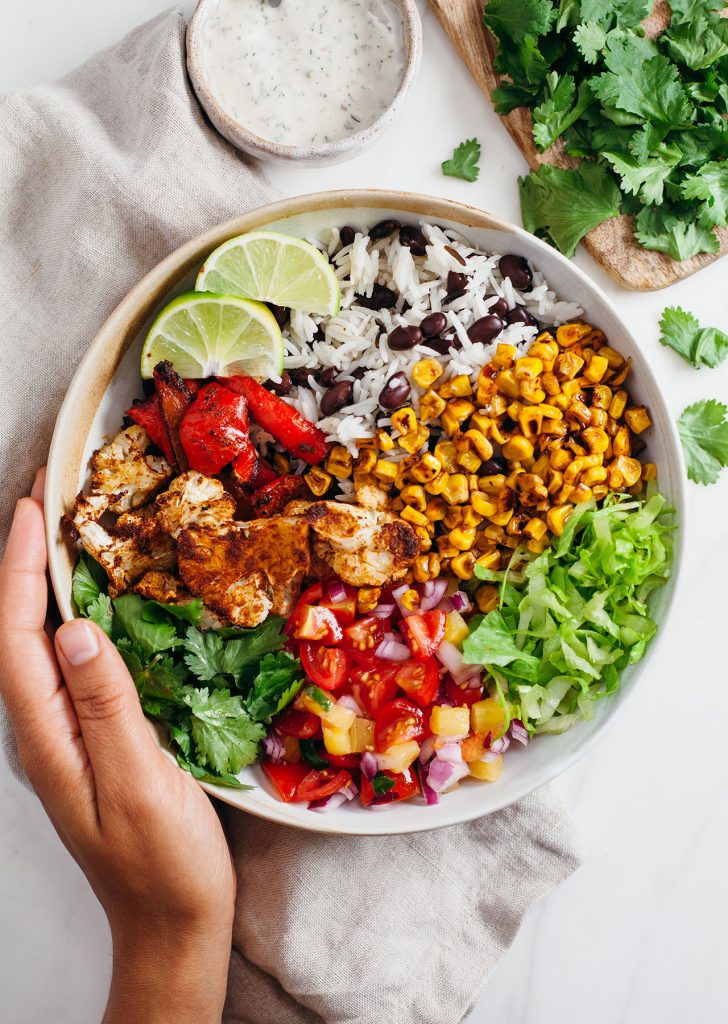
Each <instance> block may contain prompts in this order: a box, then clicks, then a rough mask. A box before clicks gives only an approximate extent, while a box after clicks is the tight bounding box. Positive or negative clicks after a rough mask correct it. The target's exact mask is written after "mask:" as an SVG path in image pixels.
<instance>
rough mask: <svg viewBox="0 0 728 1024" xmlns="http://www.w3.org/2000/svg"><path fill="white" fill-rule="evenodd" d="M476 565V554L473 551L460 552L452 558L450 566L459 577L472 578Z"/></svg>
mask: <svg viewBox="0 0 728 1024" xmlns="http://www.w3.org/2000/svg"><path fill="white" fill-rule="evenodd" d="M474 565H475V555H474V554H473V552H472V551H462V552H459V553H458V554H457V555H454V556H453V558H451V559H450V568H451V569H452V571H453V572H454V573H455V575H456V576H457V577H458V579H461V580H471V579H472V578H473V566H474Z"/></svg>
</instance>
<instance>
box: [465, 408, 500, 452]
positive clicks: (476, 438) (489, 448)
mask: <svg viewBox="0 0 728 1024" xmlns="http://www.w3.org/2000/svg"><path fill="white" fill-rule="evenodd" d="M472 419H473V420H474V419H475V416H473V417H472ZM471 422H472V420H471ZM463 436H464V437H466V438H467V439H468V441H469V442H470V447H471V448H472V449H473V451H474V452H476V453H477V454H478V455H479V456H480V458H481V459H482V460H483V461H484V462H487V461H488V459H492V458H493V445H492V444H491V443H490V441H489V440H488V438H487V437H486V436H485V434H483V433H482V431H480V430H473V429H470V430H466V431H465V434H464V435H463Z"/></svg>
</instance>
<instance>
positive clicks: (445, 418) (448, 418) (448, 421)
mask: <svg viewBox="0 0 728 1024" xmlns="http://www.w3.org/2000/svg"><path fill="white" fill-rule="evenodd" d="M440 426H441V427H442V429H443V430H444V431H445V433H446V434H447V436H448V437H452V436H453V434H456V433H457V432H458V430H459V429H460V423H459V422H458V420H457V418H456V417H455V416H454V415H453V413H452V412H450V410H449V409H445V411H444V412H443V413H442V414H441V416H440Z"/></svg>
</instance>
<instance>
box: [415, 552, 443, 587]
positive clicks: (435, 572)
mask: <svg viewBox="0 0 728 1024" xmlns="http://www.w3.org/2000/svg"><path fill="white" fill-rule="evenodd" d="M412 570H413V572H414V574H415V579H416V580H417V582H418V583H426V582H427V580H434V579H437V577H438V576H439V575H440V559H439V557H438V556H437V555H436V554H435V553H434V552H430V554H429V555H418V556H417V558H415V561H414V565H413V566H412Z"/></svg>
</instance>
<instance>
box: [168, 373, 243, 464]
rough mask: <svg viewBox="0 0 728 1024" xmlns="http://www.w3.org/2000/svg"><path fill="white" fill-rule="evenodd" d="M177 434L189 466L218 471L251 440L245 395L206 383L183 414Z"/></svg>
mask: <svg viewBox="0 0 728 1024" xmlns="http://www.w3.org/2000/svg"><path fill="white" fill-rule="evenodd" d="M179 436H180V441H181V442H182V447H183V448H184V450H185V454H186V456H187V458H188V460H189V464H190V468H191V469H196V470H198V472H200V473H205V474H206V475H207V476H213V475H214V474H215V473H219V472H220V470H221V469H222V468H223V467H224V466H227V464H228V463H229V462H232V460H233V459H234V458H235V457H236V456H237V455H238V454H239V453H240V452H241V451H242V449H243V448H244V447H245V446H246V444H248V443H249V442H250V438H249V437H248V411H247V406H246V402H245V399H244V398H243V397H242V395H234V394H233V393H232V391H228V389H227V388H221V387H220V386H219V385H218V384H207V385H206V386H205V387H204V388H202V389H201V390H200V391H198V392H197V395H196V396H195V400H194V401H193V403H192V405H191V406H190V407H189V409H188V410H187V412H186V413H185V414H184V417H183V419H182V423H181V424H180V432H179Z"/></svg>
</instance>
